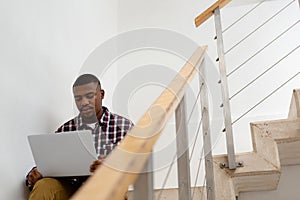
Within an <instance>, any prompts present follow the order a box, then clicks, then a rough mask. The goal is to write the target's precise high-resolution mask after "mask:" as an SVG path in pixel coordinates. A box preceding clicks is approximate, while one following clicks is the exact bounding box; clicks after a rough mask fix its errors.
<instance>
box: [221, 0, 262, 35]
mask: <svg viewBox="0 0 300 200" xmlns="http://www.w3.org/2000/svg"><path fill="white" fill-rule="evenodd" d="M265 1H266V0H263V1H261V2H259V3H258V4H256V5H255V6H254V7H253V8H251V9H250V10H249V11H247V12H246V13H245V14H244V15H242V16H241V17H240V18H238V19H237V20H236V21H235V22H233V23H232V24H231V25H229V26H228V27H227V28H225V29H224V30H223V32H222V33H225V32H226V31H227V30H229V29H230V28H231V27H232V26H234V25H235V24H237V23H238V22H239V21H241V20H242V19H243V18H244V17H246V16H247V15H248V14H250V13H251V12H252V11H253V10H255V9H256V8H257V7H258V6H260V5H261V4H262V3H264V2H265Z"/></svg>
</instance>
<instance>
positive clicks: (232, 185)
mask: <svg viewBox="0 0 300 200" xmlns="http://www.w3.org/2000/svg"><path fill="white" fill-rule="evenodd" d="M299 100H300V89H297V90H294V91H293V95H292V101H291V104H290V110H289V115H288V118H287V119H281V120H271V121H262V122H252V123H250V127H251V133H252V142H253V152H249V153H243V154H237V157H236V159H237V161H243V162H244V167H240V168H237V169H236V170H229V169H226V168H225V169H221V168H220V167H219V164H220V163H223V162H226V161H227V156H225V155H218V156H214V158H213V159H214V167H215V169H214V171H215V187H216V200H234V199H235V196H238V195H239V193H240V192H250V191H263V190H276V188H277V185H278V182H279V179H280V168H281V166H285V165H298V164H300V103H299V102H300V101H299Z"/></svg>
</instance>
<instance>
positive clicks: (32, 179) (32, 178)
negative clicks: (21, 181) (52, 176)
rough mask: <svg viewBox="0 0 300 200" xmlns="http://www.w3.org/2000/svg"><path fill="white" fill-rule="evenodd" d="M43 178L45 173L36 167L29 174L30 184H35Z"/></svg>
mask: <svg viewBox="0 0 300 200" xmlns="http://www.w3.org/2000/svg"><path fill="white" fill-rule="evenodd" d="M41 178H43V175H42V174H41V173H40V172H39V171H38V169H37V168H34V169H33V170H31V172H30V173H29V176H28V181H29V184H30V185H32V186H33V185H34V184H35V183H36V182H37V181H38V180H40V179H41Z"/></svg>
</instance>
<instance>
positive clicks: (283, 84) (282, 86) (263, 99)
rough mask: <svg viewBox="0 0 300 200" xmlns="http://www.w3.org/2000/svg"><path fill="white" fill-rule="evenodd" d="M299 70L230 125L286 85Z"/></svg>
mask: <svg viewBox="0 0 300 200" xmlns="http://www.w3.org/2000/svg"><path fill="white" fill-rule="evenodd" d="M299 74H300V72H298V73H296V74H295V75H294V76H292V77H291V78H290V79H288V80H287V81H286V82H284V83H283V84H282V85H281V86H279V87H278V88H276V89H275V90H274V91H273V92H271V93H270V94H269V95H268V96H266V97H265V98H263V99H262V100H261V101H259V102H258V103H257V104H255V105H254V106H253V107H252V108H250V109H249V110H248V111H247V112H245V113H244V114H242V115H241V116H240V117H238V118H237V119H236V120H235V121H233V122H232V125H233V124H235V123H236V122H238V121H239V120H240V119H241V118H242V117H244V116H245V115H246V114H248V113H249V112H250V111H252V110H253V109H254V108H256V107H257V106H258V105H260V104H261V103H262V102H264V101H265V100H266V99H268V98H269V97H270V96H272V95H273V94H274V93H275V92H277V91H278V90H279V89H281V88H282V87H283V86H284V85H286V84H287V83H288V82H290V81H291V80H292V79H294V78H295V77H296V76H298V75H299Z"/></svg>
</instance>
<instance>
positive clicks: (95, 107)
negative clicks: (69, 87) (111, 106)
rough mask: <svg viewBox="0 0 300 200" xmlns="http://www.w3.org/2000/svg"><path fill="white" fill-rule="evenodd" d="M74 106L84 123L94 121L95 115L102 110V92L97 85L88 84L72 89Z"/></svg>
mask: <svg viewBox="0 0 300 200" xmlns="http://www.w3.org/2000/svg"><path fill="white" fill-rule="evenodd" d="M73 94H74V99H75V103H76V106H77V108H78V110H79V112H80V113H81V116H82V117H83V119H84V120H86V121H96V120H97V114H98V113H99V112H100V111H101V109H102V99H103V98H104V91H103V90H101V88H100V86H99V85H98V83H94V82H92V83H88V84H85V85H80V86H76V87H74V88H73Z"/></svg>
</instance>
